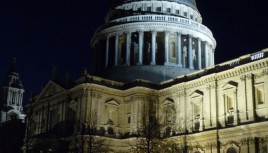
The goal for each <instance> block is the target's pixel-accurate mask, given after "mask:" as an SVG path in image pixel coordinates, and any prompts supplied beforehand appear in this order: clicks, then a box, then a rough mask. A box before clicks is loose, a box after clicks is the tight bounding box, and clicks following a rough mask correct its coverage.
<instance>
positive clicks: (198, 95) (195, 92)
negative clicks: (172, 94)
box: [190, 90, 204, 98]
mask: <svg viewBox="0 0 268 153" xmlns="http://www.w3.org/2000/svg"><path fill="white" fill-rule="evenodd" d="M203 95H204V93H203V92H202V91H200V90H196V91H194V92H193V93H192V94H190V97H191V98H196V97H200V96H203Z"/></svg>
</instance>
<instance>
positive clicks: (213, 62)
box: [211, 49, 215, 65]
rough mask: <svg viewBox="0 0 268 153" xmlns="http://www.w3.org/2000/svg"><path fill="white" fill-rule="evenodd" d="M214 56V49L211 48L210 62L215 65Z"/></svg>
mask: <svg viewBox="0 0 268 153" xmlns="http://www.w3.org/2000/svg"><path fill="white" fill-rule="evenodd" d="M214 56H215V49H212V57H211V58H212V63H211V64H212V65H215V57H214Z"/></svg>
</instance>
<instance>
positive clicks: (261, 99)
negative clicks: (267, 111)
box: [255, 88, 264, 105]
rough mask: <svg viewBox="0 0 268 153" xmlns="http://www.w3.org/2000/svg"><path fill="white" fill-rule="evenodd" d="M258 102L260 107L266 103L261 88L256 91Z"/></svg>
mask: <svg viewBox="0 0 268 153" xmlns="http://www.w3.org/2000/svg"><path fill="white" fill-rule="evenodd" d="M255 91H256V102H257V104H258V105H260V104H263V103H264V94H263V90H262V89H261V88H257V89H256V90H255Z"/></svg>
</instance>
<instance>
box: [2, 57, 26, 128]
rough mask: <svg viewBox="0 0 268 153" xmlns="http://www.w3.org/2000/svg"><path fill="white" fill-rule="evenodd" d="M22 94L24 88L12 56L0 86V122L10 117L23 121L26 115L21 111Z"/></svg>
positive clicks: (10, 118)
mask: <svg viewBox="0 0 268 153" xmlns="http://www.w3.org/2000/svg"><path fill="white" fill-rule="evenodd" d="M23 94H24V89H23V85H22V83H21V80H20V77H19V73H18V71H17V68H16V59H15V58H14V59H13V62H12V64H11V66H10V69H9V73H8V76H7V79H6V81H4V83H3V84H2V86H1V91H0V95H1V97H0V123H3V122H6V121H9V120H12V119H20V120H22V121H23V122H24V119H25V116H26V115H25V114H24V113H23V106H22V100H23Z"/></svg>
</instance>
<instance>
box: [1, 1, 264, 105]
mask: <svg viewBox="0 0 268 153" xmlns="http://www.w3.org/2000/svg"><path fill="white" fill-rule="evenodd" d="M196 1H197V7H198V10H199V11H200V13H201V15H202V17H203V24H204V25H206V26H207V27H208V28H209V29H211V31H212V32H213V34H214V37H215V39H216V41H217V47H216V53H215V60H216V63H221V62H224V61H226V60H231V59H233V58H236V57H239V56H241V55H244V54H248V53H252V52H255V51H259V50H261V49H263V48H268V17H267V16H268V9H267V6H268V1H267V0H257V1H256V2H254V1H252V0H251V1H250V0H232V1H231V0H229V1H228V0H196ZM92 2H93V1H92V0H9V1H6V0H1V1H0V52H1V56H0V81H1V82H2V81H4V80H5V78H6V75H7V72H8V68H9V65H10V62H11V59H12V57H13V56H16V58H17V67H18V71H19V73H20V76H21V80H22V82H23V85H24V87H25V90H26V93H25V97H26V99H25V101H27V100H28V99H27V97H28V95H29V94H30V91H34V92H35V93H37V94H38V93H39V92H40V89H41V86H42V85H43V84H45V83H47V82H48V80H49V79H50V77H51V70H52V67H53V66H56V67H57V69H58V73H59V76H60V77H61V78H62V80H63V79H64V76H65V74H66V72H70V74H71V78H72V79H77V78H78V77H79V76H80V75H81V73H82V71H83V69H84V68H85V67H86V68H88V69H90V67H91V64H90V60H91V59H90V51H91V49H90V40H91V37H92V35H93V32H94V31H95V29H96V28H97V27H98V26H99V25H101V24H103V23H104V17H105V13H106V11H107V9H108V6H109V4H110V2H109V0H97V1H94V2H95V3H96V4H93V3H92Z"/></svg>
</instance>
